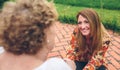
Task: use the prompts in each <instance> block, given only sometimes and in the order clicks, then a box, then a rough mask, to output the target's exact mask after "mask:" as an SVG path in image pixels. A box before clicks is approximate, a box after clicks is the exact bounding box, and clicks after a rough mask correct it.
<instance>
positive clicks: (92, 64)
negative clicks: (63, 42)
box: [67, 28, 110, 70]
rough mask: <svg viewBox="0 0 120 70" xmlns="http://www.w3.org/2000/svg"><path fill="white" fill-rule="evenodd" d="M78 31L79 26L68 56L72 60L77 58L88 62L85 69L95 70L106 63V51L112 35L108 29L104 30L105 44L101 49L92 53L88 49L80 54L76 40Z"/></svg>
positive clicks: (73, 35)
mask: <svg viewBox="0 0 120 70" xmlns="http://www.w3.org/2000/svg"><path fill="white" fill-rule="evenodd" d="M77 32H78V30H77V28H75V29H74V31H73V34H72V37H71V41H70V45H69V47H68V50H67V58H69V59H71V60H77V61H83V62H88V64H87V65H86V66H85V67H84V69H83V70H95V69H97V68H98V67H99V66H100V65H105V66H107V64H106V63H105V53H106V51H107V49H108V47H109V45H110V36H109V34H108V33H107V31H104V32H103V44H102V47H101V49H100V50H99V51H97V52H96V53H94V54H93V55H91V54H90V53H89V49H86V50H85V51H84V53H83V54H78V53H77V51H79V50H78V49H77V47H76V40H75V34H76V33H77Z"/></svg>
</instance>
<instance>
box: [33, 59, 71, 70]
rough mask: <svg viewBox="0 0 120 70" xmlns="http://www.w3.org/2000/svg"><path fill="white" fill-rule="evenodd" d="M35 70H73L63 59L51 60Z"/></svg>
mask: <svg viewBox="0 0 120 70" xmlns="http://www.w3.org/2000/svg"><path fill="white" fill-rule="evenodd" d="M35 70H72V69H71V68H70V66H68V64H67V63H66V62H65V61H64V60H62V59H61V58H50V59H48V60H47V61H45V62H44V63H43V64H42V65H41V66H40V67H39V68H37V69H35Z"/></svg>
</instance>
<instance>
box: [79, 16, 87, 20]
mask: <svg viewBox="0 0 120 70" xmlns="http://www.w3.org/2000/svg"><path fill="white" fill-rule="evenodd" d="M80 20H87V18H86V17H84V16H82V15H79V17H78V21H80Z"/></svg>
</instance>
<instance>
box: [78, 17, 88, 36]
mask: <svg viewBox="0 0 120 70" xmlns="http://www.w3.org/2000/svg"><path fill="white" fill-rule="evenodd" d="M78 27H79V30H80V32H81V33H82V35H83V36H89V34H90V23H89V21H88V20H87V19H86V18H85V17H83V16H81V15H79V17H78Z"/></svg>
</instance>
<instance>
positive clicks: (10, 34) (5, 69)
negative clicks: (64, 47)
mask: <svg viewBox="0 0 120 70" xmlns="http://www.w3.org/2000/svg"><path fill="white" fill-rule="evenodd" d="M10 4H11V3H10ZM12 4H14V3H12ZM9 10H10V11H9ZM0 17H1V18H0V45H1V46H3V48H4V51H2V52H1V54H0V70H75V64H74V62H72V61H70V60H68V59H67V60H66V62H67V63H68V64H67V63H66V62H65V61H64V60H62V59H60V58H50V59H48V60H47V56H48V53H49V52H50V51H51V50H52V49H53V46H54V42H55V41H54V40H55V39H54V38H55V31H54V23H55V21H56V20H57V12H56V10H55V7H54V5H53V4H52V3H50V2H48V1H47V0H19V1H18V2H16V3H15V4H14V5H12V6H6V7H3V10H2V12H1V13H0Z"/></svg>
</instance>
